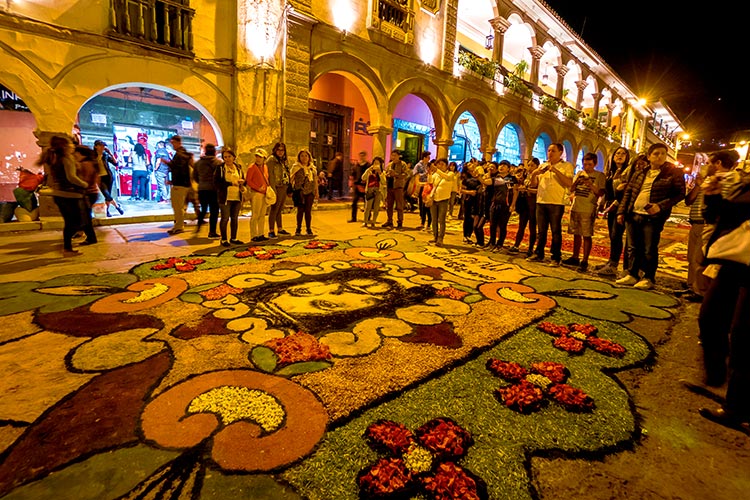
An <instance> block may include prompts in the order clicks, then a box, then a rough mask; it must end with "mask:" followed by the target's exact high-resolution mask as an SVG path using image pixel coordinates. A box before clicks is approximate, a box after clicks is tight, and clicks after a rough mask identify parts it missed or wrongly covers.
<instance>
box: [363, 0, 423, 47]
mask: <svg viewBox="0 0 750 500" xmlns="http://www.w3.org/2000/svg"><path fill="white" fill-rule="evenodd" d="M413 1H414V0H372V12H371V16H370V19H371V21H370V28H372V29H376V30H378V31H380V32H381V33H383V34H384V35H386V36H388V37H390V38H393V39H395V40H398V41H400V42H403V43H408V44H412V43H414V10H413V9H412V8H411V4H412V2H413Z"/></svg>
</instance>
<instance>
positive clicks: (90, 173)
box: [73, 146, 99, 245]
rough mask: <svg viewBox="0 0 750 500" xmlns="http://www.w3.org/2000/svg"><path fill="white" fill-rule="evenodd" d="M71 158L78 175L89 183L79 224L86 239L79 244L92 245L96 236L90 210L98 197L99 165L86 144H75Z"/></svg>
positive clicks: (95, 240) (92, 151)
mask: <svg viewBox="0 0 750 500" xmlns="http://www.w3.org/2000/svg"><path fill="white" fill-rule="evenodd" d="M73 158H75V159H76V162H77V163H78V165H77V169H78V170H77V172H78V177H80V178H81V179H83V180H84V181H85V182H86V183H87V184H88V185H89V187H87V188H86V190H85V191H84V198H83V207H82V208H83V210H82V213H81V225H82V229H83V232H84V233H85V234H86V241H84V242H82V243H81V245H93V244H94V243H96V242H97V238H96V233H95V232H94V222H93V214H92V213H91V210H92V208H93V206H94V203H96V200H98V199H99V166H98V165H97V161H96V152H95V151H94V150H93V149H91V148H90V147H88V146H76V147H75V149H74V150H73Z"/></svg>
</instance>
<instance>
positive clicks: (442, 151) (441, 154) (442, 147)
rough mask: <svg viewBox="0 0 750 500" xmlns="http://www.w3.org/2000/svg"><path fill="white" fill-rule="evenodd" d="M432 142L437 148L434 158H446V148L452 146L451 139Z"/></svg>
mask: <svg viewBox="0 0 750 500" xmlns="http://www.w3.org/2000/svg"><path fill="white" fill-rule="evenodd" d="M432 142H433V144H435V146H437V154H436V155H435V158H448V148H449V147H451V146H453V139H435V140H434V141H432Z"/></svg>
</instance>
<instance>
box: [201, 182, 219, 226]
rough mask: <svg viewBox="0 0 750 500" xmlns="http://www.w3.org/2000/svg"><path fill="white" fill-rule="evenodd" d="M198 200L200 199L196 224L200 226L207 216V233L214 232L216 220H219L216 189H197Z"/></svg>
mask: <svg viewBox="0 0 750 500" xmlns="http://www.w3.org/2000/svg"><path fill="white" fill-rule="evenodd" d="M198 200H200V213H199V214H198V225H199V226H200V225H201V224H203V222H204V221H205V219H206V212H208V213H209V216H208V233H209V234H216V222H218V220H219V200H218V198H217V194H216V190H214V189H210V190H209V189H201V190H200V191H198Z"/></svg>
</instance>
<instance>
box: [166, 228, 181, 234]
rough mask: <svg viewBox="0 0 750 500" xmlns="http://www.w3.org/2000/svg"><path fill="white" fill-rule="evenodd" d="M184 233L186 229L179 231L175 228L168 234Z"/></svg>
mask: <svg viewBox="0 0 750 500" xmlns="http://www.w3.org/2000/svg"><path fill="white" fill-rule="evenodd" d="M184 232H185V230H184V229H179V228H176V227H173V228H172V229H170V230H169V231H167V233H168V234H180V233H184Z"/></svg>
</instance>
